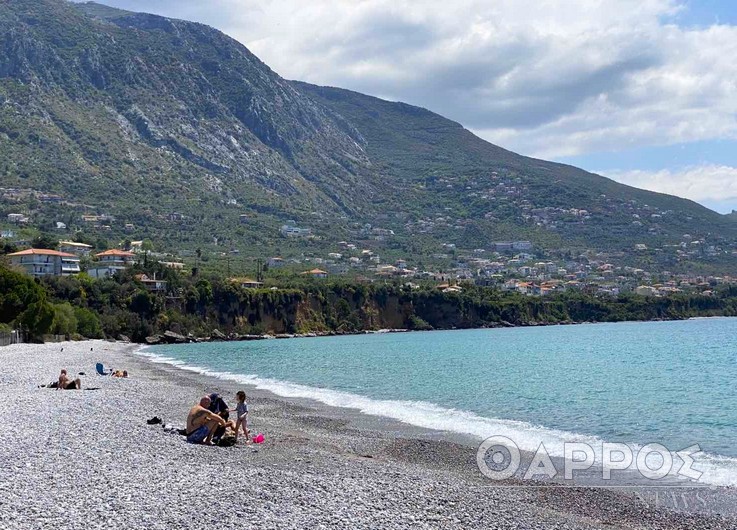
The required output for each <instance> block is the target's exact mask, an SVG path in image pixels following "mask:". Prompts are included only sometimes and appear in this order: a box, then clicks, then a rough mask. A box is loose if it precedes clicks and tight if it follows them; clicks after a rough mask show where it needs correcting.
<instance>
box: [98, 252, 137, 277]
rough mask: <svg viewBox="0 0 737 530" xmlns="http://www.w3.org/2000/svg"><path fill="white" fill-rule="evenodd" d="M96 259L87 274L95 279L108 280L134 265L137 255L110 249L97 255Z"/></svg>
mask: <svg viewBox="0 0 737 530" xmlns="http://www.w3.org/2000/svg"><path fill="white" fill-rule="evenodd" d="M95 258H97V261H96V263H95V264H94V266H92V267H90V268H89V270H88V271H87V274H89V275H90V276H92V277H93V278H107V277H109V276H112V275H114V274H115V273H116V272H120V271H122V270H125V269H127V268H128V267H130V266H131V265H133V263H134V261H135V258H136V255H135V254H134V253H133V252H127V251H125V250H118V249H110V250H106V251H105V252H100V253H99V254H95Z"/></svg>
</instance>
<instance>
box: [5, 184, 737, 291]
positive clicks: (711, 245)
mask: <svg viewBox="0 0 737 530" xmlns="http://www.w3.org/2000/svg"><path fill="white" fill-rule="evenodd" d="M492 180H493V181H495V182H497V184H496V186H494V187H492V188H488V189H485V190H483V191H481V192H478V193H477V192H470V193H469V196H470V198H476V197H480V198H482V199H484V200H505V201H509V202H511V203H512V204H515V206H516V207H518V208H519V211H520V212H521V214H520V215H521V216H522V220H523V221H524V222H526V223H534V224H536V225H538V226H544V227H546V228H548V229H550V230H556V229H557V228H558V227H560V226H561V224H566V225H570V224H575V223H585V222H590V221H591V220H592V219H593V218H595V216H596V214H595V213H592V212H590V211H588V210H584V209H573V210H572V209H563V208H552V207H546V208H536V207H534V205H533V204H531V203H530V202H529V201H526V200H524V199H522V198H521V197H524V195H525V192H526V188H525V187H524V186H519V182H518V181H512V182H510V181H508V180H504V179H501V178H499V176H498V174H495V173H494V174H492ZM518 180H519V179H518ZM447 182H448V180H443V179H441V180H440V181H439V184H442V185H445V186H448V185H451V184H448V183H447ZM501 197H503V198H501ZM0 206H2V208H3V211H4V212H7V213H5V218H4V219H3V222H2V223H1V224H0V226H1V227H2V230H1V231H0V242H1V243H2V244H4V245H6V246H7V249H8V250H13V252H6V253H7V254H8V258H9V259H10V260H11V262H12V263H13V264H14V265H16V266H18V267H21V268H23V269H25V270H26V271H27V272H29V273H30V274H32V275H34V276H43V275H69V274H77V273H79V272H85V273H87V274H89V275H90V276H91V277H93V278H104V277H109V276H111V275H113V274H115V273H116V272H118V271H121V270H123V269H125V268H127V267H129V266H131V265H132V264H133V263H135V262H136V260H137V259H140V257H141V256H142V255H144V254H145V256H146V259H152V260H158V261H159V262H160V263H162V264H164V265H165V266H167V267H170V268H173V269H177V270H185V269H190V268H192V267H197V266H199V265H201V262H205V261H208V259H210V258H212V261H217V260H219V262H220V263H222V262H224V263H225V267H224V268H225V270H224V271H222V272H224V273H226V274H228V275H230V273H231V265H233V267H232V268H233V271H232V272H233V273H234V274H233V275H232V276H233V278H234V280H235V281H237V282H238V283H240V284H241V285H242V286H244V287H251V288H253V287H261V286H263V281H262V280H263V276H264V274H265V275H266V276H269V277H274V278H278V277H288V276H294V277H303V278H314V279H316V280H323V279H325V278H328V277H345V278H346V279H350V280H354V281H357V282H387V281H391V282H402V283H404V284H405V285H407V286H410V287H419V286H420V285H421V284H427V283H430V284H433V285H436V286H437V287H438V288H439V289H442V290H444V291H448V292H452V291H458V290H462V289H463V285H464V284H467V282H468V283H473V284H476V285H483V286H491V287H495V288H498V289H501V290H505V291H516V292H519V293H521V294H525V295H530V296H545V295H546V294H549V293H552V292H559V291H564V290H569V289H576V290H582V291H584V292H586V293H590V294H595V293H602V294H611V295H617V294H620V293H625V292H636V293H638V294H642V295H648V296H666V295H668V294H672V293H676V292H680V291H683V290H698V291H699V292H703V293H704V294H709V293H710V292H711V290H712V289H713V287H715V286H717V285H720V284H725V283H733V282H734V281H735V278H733V277H732V276H730V275H726V274H725V275H717V274H708V273H707V274H703V273H701V274H700V273H696V272H683V271H679V272H672V271H670V270H669V269H670V268H671V267H672V266H675V265H678V264H681V265H683V264H684V263H688V262H689V261H694V262H698V261H700V260H704V259H709V258H718V257H731V258H733V257H735V256H737V246H735V244H734V243H732V244H728V243H726V242H724V241H719V240H716V239H709V238H707V237H695V236H693V235H691V234H687V233H686V234H683V235H682V237H681V238H680V241H673V242H672V243H668V244H663V245H660V246H659V247H655V248H650V247H649V246H648V245H647V244H645V243H638V244H636V245H634V247H633V248H632V249H630V252H629V253H626V252H597V251H594V250H583V251H580V250H573V249H543V248H538V247H537V246H536V245H535V244H534V243H533V242H531V241H529V240H525V239H520V240H508V241H489V242H488V244H487V245H485V246H484V247H479V248H471V249H468V248H460V247H459V245H458V244H457V243H454V242H446V243H441V244H439V245H437V246H436V248H434V249H432V250H431V251H430V252H429V253H428V255H427V256H418V255H413V254H410V253H403V252H402V249H401V247H400V248H397V245H396V239H397V238H398V237H401V234H402V233H403V232H404V233H406V234H408V235H410V236H412V235H414V236H421V235H422V234H427V233H431V232H433V231H445V230H448V229H450V230H451V231H452V230H453V229H456V230H462V229H464V228H465V224H467V222H468V220H467V219H462V218H458V217H456V216H453V215H452V213H451V212H447V214H446V215H440V216H436V217H424V218H419V219H417V220H415V221H407V222H404V223H403V224H400V225H396V224H392V219H391V218H390V216H385V217H384V219H383V220H382V219H379V220H378V222H380V223H382V224H381V225H378V226H377V225H374V224H371V223H364V224H357V223H354V224H353V225H349V229H348V230H347V231H346V232H345V234H347V235H349V236H351V239H344V240H340V241H335V242H333V241H331V240H330V234H326V233H324V229H322V230H315V229H314V228H313V227H312V226H306V225H304V224H303V223H301V222H297V221H296V220H293V219H290V220H287V221H285V222H283V223H282V224H281V225H280V226H279V225H277V226H276V227H274V229H273V234H272V238H273V239H274V240H275V241H277V245H278V241H279V240H282V241H285V242H288V243H289V245H290V253H289V254H284V255H261V256H254V255H253V253H252V252H251V253H249V254H248V255H244V256H242V257H241V256H239V255H240V253H241V251H240V249H239V248H238V247H237V246H234V245H233V244H232V240H226V241H224V242H219V241H217V239H215V241H214V245H213V246H210V247H206V250H205V251H203V250H201V249H199V248H198V249H197V252H195V250H193V249H191V248H181V249H161V250H155V249H154V246H153V244H152V243H151V242H150V241H147V245H145V244H144V239H138V240H136V239H135V236H136V234H137V233H138V227H137V226H135V225H134V224H133V223H132V222H129V221H127V220H124V219H122V220H121V219H117V218H116V217H115V216H113V215H110V214H108V213H104V212H100V213H97V212H96V213H90V212H91V211H94V209H93V208H92V207H89V206H85V205H79V204H76V203H74V202H70V201H66V200H65V199H64V198H63V197H61V196H59V195H57V194H52V193H46V192H41V191H37V190H32V189H10V188H0ZM50 207H53V208H55V209H56V208H59V207H63V208H66V209H68V210H70V211H76V212H78V213H77V215H76V216H73V215H66V216H61V217H59V219H58V220H51V219H56V218H49V217H48V216H46V217H44V215H43V214H44V211H45V210H47V209H49V208H50ZM612 207H613V208H614V207H616V208H618V209H620V210H621V211H623V212H625V213H626V214H627V215H630V216H631V217H632V219H633V221H632V225H633V226H636V227H638V228H640V227H641V228H643V229H646V230H647V231H648V232H653V231H657V223H658V220H659V219H661V218H662V216H667V215H671V214H672V212H659V213H654V212H652V209H650V208H649V207H647V205H642V206H641V207H636V205H634V204H629V205H628V206H627V205H622V204H619V203H616V204H614V205H613V206H612ZM80 211H81V212H85V213H79V212H80ZM633 212H638V213H633ZM491 217H492V216H490V214H488V213H487V214H486V218H487V219H490V218H491ZM39 218H41V219H44V221H43V223H39V222H38V221H37V219H39ZM157 218H158V221H159V222H160V223H161V224H162V225H172V224H178V223H185V222H186V221H187V216H186V215H184V214H181V213H178V212H170V213H167V214H160V215H158V216H157ZM253 219H254V215H253V214H239V215H238V222H239V223H240V224H241V225H248V224H249V223H253ZM492 220H493V219H492ZM315 221H316V222H317V221H318V220H317V219H315ZM39 225H40V226H39ZM390 226H391V228H390ZM42 233H46V234H47V236H48V237H47V239H48V238H51V239H53V238H54V237H57V239H58V246H56V248H55V249H36V250H32V249H31V247H32V243H33V237H31V236H32V235H33V234H36V235H37V236H38V235H39V234H42ZM149 233H150V231H149ZM80 234H84V235H85V237H86V238H87V241H88V242H86V243H85V242H82V241H75V235H76V236H78V235H80ZM83 239H84V238H83ZM316 242H317V243H318V245H317V246H316V245H315V243H316ZM47 246H48V245H47ZM223 246H225V248H223ZM631 256H635V257H636V258H640V260H641V261H643V262H647V263H649V264H650V266H649V267H645V266H634V265H631V264H629V263H631V261H632V259H631ZM238 260H241V262H242V264H241V266H240V267H237V266H235V263H236V262H237V261H238ZM254 262H255V263H258V266H254V265H253V264H254ZM261 265H263V267H261ZM254 270H255V272H254ZM235 273H243V274H242V275H240V276H239V275H238V274H235ZM251 276H253V277H251ZM144 283H146V286H147V288H148V289H150V290H151V291H152V292H164V291H166V285H165V282H164V283H162V282H161V281H157V280H156V278H145V279H144Z"/></svg>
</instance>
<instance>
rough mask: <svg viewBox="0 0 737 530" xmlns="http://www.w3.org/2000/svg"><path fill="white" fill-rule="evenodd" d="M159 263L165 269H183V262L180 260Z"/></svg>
mask: <svg viewBox="0 0 737 530" xmlns="http://www.w3.org/2000/svg"><path fill="white" fill-rule="evenodd" d="M159 263H160V264H161V265H163V266H164V267H166V268H167V269H174V270H178V271H180V270H183V269H184V263H182V262H181V261H160V262H159Z"/></svg>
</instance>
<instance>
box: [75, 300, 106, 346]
mask: <svg viewBox="0 0 737 530" xmlns="http://www.w3.org/2000/svg"><path fill="white" fill-rule="evenodd" d="M74 316H75V318H76V319H77V333H79V334H80V335H82V336H83V337H87V338H88V339H101V338H103V336H104V335H103V333H102V325H101V324H100V318H99V317H98V316H97V314H96V313H94V312H92V311H90V310H89V309H87V308H85V307H75V308H74Z"/></svg>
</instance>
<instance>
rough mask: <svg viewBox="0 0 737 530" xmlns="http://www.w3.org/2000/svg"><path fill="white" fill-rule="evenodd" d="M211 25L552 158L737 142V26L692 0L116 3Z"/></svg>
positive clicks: (313, 78)
mask: <svg viewBox="0 0 737 530" xmlns="http://www.w3.org/2000/svg"><path fill="white" fill-rule="evenodd" d="M105 1H108V2H110V3H112V4H113V5H117V6H120V7H124V8H126V7H127V8H132V9H136V10H152V9H154V10H156V11H157V12H158V13H160V14H165V15H168V16H174V17H180V18H188V19H193V20H198V21H201V22H205V23H208V24H211V25H213V26H215V27H218V28H219V29H222V30H223V31H225V32H226V33H228V34H229V35H231V36H233V37H235V38H237V39H238V40H240V41H241V42H243V43H244V44H246V45H247V46H248V47H249V48H250V49H251V50H252V51H253V52H254V53H256V55H258V56H259V57H260V58H261V59H263V60H264V61H265V62H266V63H267V64H269V65H270V66H271V67H272V68H274V70H276V71H277V72H278V73H280V74H281V75H283V76H284V77H287V78H290V79H300V80H304V81H308V82H313V83H317V84H326V85H334V86H340V87H345V88H350V89H354V90H358V91H362V92H366V93H369V94H373V95H377V96H380V97H385V98H389V99H396V100H402V101H406V102H408V103H412V104H416V105H421V106H424V107H427V108H429V109H431V110H434V111H436V112H439V113H440V114H443V115H445V116H447V117H450V118H452V119H455V120H457V121H459V122H461V123H463V124H464V125H465V126H467V127H469V128H471V129H472V130H474V131H475V132H477V133H478V134H479V135H481V136H482V137H484V138H486V139H488V140H490V141H493V142H495V143H498V144H500V145H502V146H504V147H507V148H510V149H513V150H515V151H518V152H522V153H525V154H531V155H535V156H540V157H547V158H550V157H560V156H571V155H579V154H585V153H589V152H595V151H619V150H623V149H627V148H628V147H632V146H638V147H639V146H643V145H667V144H672V143H682V142H691V141H703V140H709V139H716V138H721V139H735V138H737V120H735V116H737V97H735V96H734V95H735V93H737V61H735V60H734V57H737V27H735V26H727V25H712V26H709V27H701V28H685V27H680V26H678V25H676V24H675V22H677V21H678V17H679V16H681V14H682V13H684V12H685V11H686V10H687V5H686V4H685V2H686V0H546V1H540V0H495V1H493V2H490V1H488V0H456V1H454V2H448V1H447V0H423V1H422V2H419V1H416V0H310V1H304V0H279V1H276V0H210V1H207V2H203V1H201V0H159V1H158V2H153V3H152V2H150V1H144V0H105Z"/></svg>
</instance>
